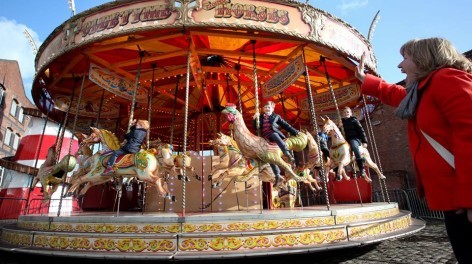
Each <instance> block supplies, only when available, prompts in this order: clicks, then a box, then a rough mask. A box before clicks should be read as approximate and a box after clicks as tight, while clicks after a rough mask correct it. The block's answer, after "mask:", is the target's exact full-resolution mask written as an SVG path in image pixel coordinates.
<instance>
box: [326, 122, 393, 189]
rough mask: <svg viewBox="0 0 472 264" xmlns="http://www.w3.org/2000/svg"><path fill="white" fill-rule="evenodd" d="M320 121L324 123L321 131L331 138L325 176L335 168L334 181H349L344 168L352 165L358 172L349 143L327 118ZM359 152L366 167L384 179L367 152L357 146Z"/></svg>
mask: <svg viewBox="0 0 472 264" xmlns="http://www.w3.org/2000/svg"><path fill="white" fill-rule="evenodd" d="M322 119H323V122H324V124H323V127H322V131H323V132H324V133H326V134H327V135H328V136H329V137H330V138H331V147H330V149H329V157H330V160H331V162H329V163H328V166H329V167H328V169H326V176H327V173H328V172H329V170H331V169H333V168H336V167H337V168H338V170H337V171H336V179H337V180H341V179H342V177H344V179H346V180H350V177H349V176H347V174H346V170H345V167H346V166H348V165H349V164H351V163H353V164H354V169H355V170H356V171H357V172H359V168H357V165H356V162H354V161H355V156H354V155H352V154H351V148H350V146H349V143H348V142H347V141H346V140H345V139H344V136H343V134H342V133H341V131H340V130H339V128H338V127H337V126H336V124H335V123H334V122H333V121H332V120H331V119H329V117H325V118H322ZM359 151H360V153H361V156H362V158H364V159H365V161H366V165H367V167H369V168H372V169H373V170H374V171H375V172H376V173H377V175H379V177H380V179H385V176H384V175H383V174H382V172H380V170H379V167H378V166H377V164H375V163H374V161H372V159H371V158H370V154H369V151H368V150H367V149H366V148H364V147H363V146H359ZM364 178H365V180H366V181H367V182H371V181H372V179H371V178H370V177H369V176H365V177H364Z"/></svg>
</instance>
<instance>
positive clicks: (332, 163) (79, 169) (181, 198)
mask: <svg viewBox="0 0 472 264" xmlns="http://www.w3.org/2000/svg"><path fill="white" fill-rule="evenodd" d="M374 22H375V19H374ZM374 22H373V23H372V26H371V30H373V27H374V24H375V23H374ZM370 35H371V34H370V33H369V37H368V38H370ZM368 38H366V37H364V36H362V35H361V34H360V33H359V32H358V31H357V30H356V29H354V28H352V27H351V26H350V25H348V24H347V23H345V22H343V21H342V20H340V19H338V18H336V17H334V16H333V15H331V14H329V13H327V12H324V11H322V10H319V9H317V8H315V7H312V6H310V5H308V4H304V3H300V2H298V1H289V0H273V1H270V0H261V1H248V0H211V1H210V0H199V1H194V0H175V1H174V0H172V1H169V0H157V1H156V0H152V1H151V0H139V1H136V0H134V1H131V0H121V1H113V2H110V3H107V4H104V5H101V6H97V7H95V8H92V9H89V10H87V11H85V12H82V13H80V14H77V15H75V16H73V17H71V18H70V19H69V20H67V21H65V22H64V23H63V24H61V25H60V26H59V27H57V28H56V29H55V30H54V31H53V32H52V33H51V35H50V36H49V37H48V38H47V39H46V41H45V42H44V43H43V45H42V46H41V47H40V49H39V51H38V55H37V57H36V61H35V63H36V70H37V74H36V76H35V79H34V84H33V90H32V93H33V98H34V101H35V104H36V106H37V107H38V109H39V110H40V111H41V112H42V113H43V114H44V115H45V118H47V119H51V120H54V121H55V122H58V123H60V124H61V125H62V126H63V127H64V128H67V129H68V130H69V131H71V133H72V134H73V135H75V139H76V140H77V144H76V145H74V146H72V144H70V149H69V151H68V155H65V157H66V158H67V161H66V162H65V163H64V162H62V163H61V161H58V162H57V163H55V162H52V163H48V165H49V166H52V168H53V169H52V171H54V172H57V170H61V169H64V167H65V170H67V172H69V173H68V176H67V177H63V178H61V179H56V178H55V176H54V174H53V173H51V169H50V168H44V167H42V168H39V170H38V172H37V175H36V178H35V179H36V181H37V182H39V183H38V184H43V188H46V186H48V187H51V188H47V189H48V191H47V192H45V195H44V200H43V203H44V204H48V203H50V202H52V200H51V198H50V196H51V195H53V192H54V191H55V190H56V189H57V187H58V186H60V187H61V188H60V190H62V191H61V195H59V196H60V197H59V199H71V197H72V199H73V200H74V202H73V205H74V206H72V207H67V208H66V207H63V208H61V206H60V205H61V203H59V208H56V210H54V212H44V211H40V213H39V214H25V215H20V216H19V217H18V221H17V223H16V224H12V225H8V226H5V227H4V228H3V230H2V233H1V243H0V249H2V250H7V251H15V252H22V253H30V254H42V255H53V256H74V257H84V258H111V259H120V258H123V259H124V258H133V259H168V260H186V259H189V260H191V259H205V258H207V259H210V258H241V257H257V256H267V255H277V254H291V253H294V254H295V253H297V254H298V253H309V252H316V251H323V250H330V249H336V248H344V247H358V246H362V245H367V244H371V243H378V242H380V241H382V240H386V239H392V238H397V237H402V236H407V235H411V234H412V233H415V232H417V231H419V230H421V229H422V228H423V227H424V222H422V221H420V220H417V219H414V218H412V217H411V212H409V211H404V210H401V209H399V207H398V204H396V203H394V202H391V201H390V199H389V197H388V190H387V183H386V182H387V181H388V178H386V177H385V176H384V175H383V173H382V169H381V164H380V161H381V160H380V158H379V157H378V152H377V151H376V149H375V143H374V144H372V146H373V147H372V149H369V150H367V149H365V150H363V151H362V153H363V156H364V157H365V160H366V165H367V168H371V169H372V173H370V172H371V171H370V170H368V174H367V176H365V177H360V176H359V175H358V171H359V170H358V168H356V167H355V165H353V162H352V159H351V158H350V151H349V148H348V147H347V146H348V144H346V141H345V140H344V137H343V133H342V130H340V129H339V128H338V127H337V126H336V122H337V121H338V120H340V117H341V116H340V109H341V108H342V107H345V106H349V107H351V108H352V109H353V110H354V114H355V115H357V116H358V118H359V119H363V120H365V126H366V127H367V129H366V131H367V132H368V134H369V136H370V137H371V139H373V138H374V137H373V136H374V135H373V132H372V129H371V127H370V126H371V124H370V119H369V113H371V111H373V110H374V109H375V106H376V103H377V102H376V101H375V99H374V98H366V97H364V96H362V95H361V94H360V86H359V82H358V81H357V79H356V78H355V76H354V69H355V67H356V65H357V62H358V61H359V60H360V57H361V55H362V54H363V53H364V52H365V53H366V54H367V59H366V68H367V70H368V71H369V72H370V73H372V74H378V73H377V67H376V58H375V55H374V53H373V51H372V47H371V45H370V42H369V40H368ZM267 101H273V102H275V113H277V114H279V115H280V116H281V117H282V118H283V119H284V120H285V121H287V122H288V123H289V124H291V125H292V126H293V127H295V128H296V129H297V130H298V131H300V133H298V135H297V136H290V137H288V138H287V139H286V144H287V146H288V148H289V149H290V151H292V152H293V154H294V155H295V156H296V160H297V161H296V162H295V163H293V162H290V161H289V160H287V159H286V158H285V157H284V156H283V155H282V151H281V150H280V149H279V148H278V147H277V145H274V144H269V142H267V141H266V140H265V139H264V138H262V137H260V136H259V135H260V133H261V128H260V124H259V123H258V122H253V120H254V118H253V117H254V116H255V114H257V113H260V112H261V109H262V106H263V105H264V103H265V102H267ZM133 120H147V121H148V122H149V123H150V129H149V130H148V133H147V136H146V139H145V141H144V143H143V145H142V149H141V151H139V152H137V153H134V154H128V155H125V156H122V157H119V158H118V159H117V161H116V163H115V170H114V174H113V175H108V174H107V175H102V173H103V171H104V170H105V167H106V162H107V160H108V159H109V157H110V153H111V150H116V149H118V148H120V146H121V144H122V141H123V138H124V135H125V134H126V133H128V132H129V131H130V129H131V126H132V124H133ZM253 123H255V125H253ZM321 131H322V132H325V133H326V134H328V135H329V136H330V138H331V143H330V155H329V157H323V156H322V154H321V153H322V152H321V150H320V148H319V143H320V142H319V140H320V139H319V137H318V132H321ZM62 139H63V138H62V137H61V136H59V135H58V141H61V140H62ZM371 142H375V140H372V141H371ZM46 145H47V144H46ZM46 145H44V146H42V148H44V149H49V150H50V152H51V155H53V154H54V150H55V149H54V147H55V146H49V145H47V146H46ZM370 153H371V154H370ZM48 155H49V154H48ZM45 159H46V162H47V161H48V158H47V157H46V158H45ZM71 160H73V161H74V164H70V163H71ZM46 162H45V163H46ZM64 164H66V165H64ZM270 164H276V165H278V166H279V167H280V168H281V170H282V172H283V173H282V176H279V175H276V174H275V173H274V171H273V170H272V168H271V166H270ZM73 165H75V167H74V166H73ZM351 165H352V166H351ZM42 166H43V165H42ZM71 167H74V169H73V170H72V168H71ZM67 172H66V173H67ZM45 179H47V181H46V180H45ZM373 182H376V183H377V184H379V185H380V186H381V189H382V197H383V201H377V202H373V201H372V184H373ZM56 197H57V196H56Z"/></svg>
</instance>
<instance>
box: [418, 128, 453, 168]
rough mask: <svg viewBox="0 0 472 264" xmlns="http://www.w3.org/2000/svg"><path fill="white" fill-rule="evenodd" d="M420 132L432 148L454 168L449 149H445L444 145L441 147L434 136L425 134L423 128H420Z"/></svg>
mask: <svg viewBox="0 0 472 264" xmlns="http://www.w3.org/2000/svg"><path fill="white" fill-rule="evenodd" d="M421 133H422V134H423V136H424V137H425V138H426V139H427V140H428V142H429V144H431V146H433V148H434V149H435V150H436V151H437V152H438V154H439V155H440V156H441V157H442V158H443V159H444V160H445V161H446V162H447V163H448V164H449V165H450V166H451V167H452V168H453V169H455V168H456V167H455V165H454V155H452V153H451V152H449V150H447V149H446V148H445V147H443V146H442V145H441V144H439V142H437V141H436V140H434V138H432V137H430V136H429V135H428V134H426V133H425V132H424V131H423V130H421Z"/></svg>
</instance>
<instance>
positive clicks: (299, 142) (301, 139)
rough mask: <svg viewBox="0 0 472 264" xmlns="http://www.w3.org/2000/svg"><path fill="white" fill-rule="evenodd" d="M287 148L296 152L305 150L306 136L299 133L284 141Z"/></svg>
mask: <svg viewBox="0 0 472 264" xmlns="http://www.w3.org/2000/svg"><path fill="white" fill-rule="evenodd" d="M285 143H286V144H287V148H288V149H289V150H293V151H296V152H300V151H302V150H303V149H305V147H306V145H307V143H308V136H307V135H306V134H305V133H304V132H299V133H298V135H296V136H290V137H288V138H287V139H286V140H285Z"/></svg>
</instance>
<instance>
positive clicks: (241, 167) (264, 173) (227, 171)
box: [208, 133, 284, 188]
mask: <svg viewBox="0 0 472 264" xmlns="http://www.w3.org/2000/svg"><path fill="white" fill-rule="evenodd" d="M209 143H210V146H213V147H215V148H216V149H217V152H218V157H219V162H218V163H217V164H216V165H215V166H213V167H212V170H211V173H210V175H209V176H208V179H209V180H210V179H211V180H212V181H213V182H212V185H211V186H212V188H218V187H219V186H221V184H222V182H223V179H224V178H226V177H236V178H235V182H246V181H248V180H249V179H250V178H251V177H252V176H254V175H256V174H257V173H258V172H259V168H258V167H257V166H252V165H250V164H251V160H248V159H246V158H245V157H244V156H243V154H242V153H241V151H240V150H239V148H238V145H237V143H236V142H235V141H234V140H233V139H232V138H231V137H229V136H227V135H225V134H222V133H218V138H216V139H214V140H210V142H209ZM261 180H262V181H263V182H270V183H272V184H273V186H274V187H275V188H283V187H282V184H283V183H284V178H283V177H281V176H278V178H276V176H275V174H274V171H273V170H272V168H271V167H270V165H269V164H268V163H264V164H262V165H261Z"/></svg>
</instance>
